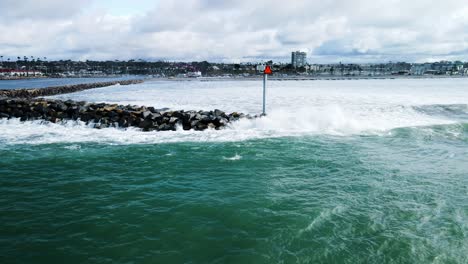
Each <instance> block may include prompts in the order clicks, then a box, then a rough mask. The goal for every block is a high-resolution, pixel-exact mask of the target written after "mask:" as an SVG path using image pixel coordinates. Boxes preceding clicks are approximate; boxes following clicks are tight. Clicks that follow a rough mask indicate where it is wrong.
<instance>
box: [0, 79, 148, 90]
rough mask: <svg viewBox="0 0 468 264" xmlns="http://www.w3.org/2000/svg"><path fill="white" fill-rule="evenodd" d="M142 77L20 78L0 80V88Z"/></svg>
mask: <svg viewBox="0 0 468 264" xmlns="http://www.w3.org/2000/svg"><path fill="white" fill-rule="evenodd" d="M133 79H143V77H141V76H135V75H128V76H121V77H99V78H96V77H84V78H32V79H22V80H0V90H14V89H23V88H24V89H33V88H34V89H36V88H45V87H52V86H62V85H74V84H82V83H96V82H111V81H120V80H133Z"/></svg>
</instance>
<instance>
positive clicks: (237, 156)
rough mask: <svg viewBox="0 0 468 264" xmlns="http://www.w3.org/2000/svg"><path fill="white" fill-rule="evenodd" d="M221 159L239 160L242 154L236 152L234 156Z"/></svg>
mask: <svg viewBox="0 0 468 264" xmlns="http://www.w3.org/2000/svg"><path fill="white" fill-rule="evenodd" d="M223 159H225V160H232V161H234V160H240V159H242V156H241V155H239V154H237V153H236V155H234V156H232V157H223Z"/></svg>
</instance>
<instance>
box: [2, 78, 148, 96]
mask: <svg viewBox="0 0 468 264" xmlns="http://www.w3.org/2000/svg"><path fill="white" fill-rule="evenodd" d="M142 82H143V80H121V81H111V82H99V83H85V84H75V85H65V86H53V87H47V88H39V89H15V90H0V98H2V97H10V98H11V97H20V98H34V97H40V96H51V95H57V94H65V93H74V92H79V91H83V90H88V89H94V88H101V87H107V86H112V85H116V84H120V85H130V84H137V83H142Z"/></svg>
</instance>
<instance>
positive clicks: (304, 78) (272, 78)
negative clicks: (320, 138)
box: [147, 75, 468, 82]
mask: <svg viewBox="0 0 468 264" xmlns="http://www.w3.org/2000/svg"><path fill="white" fill-rule="evenodd" d="M465 78H468V76H444V75H441V76H427V75H425V76H415V75H413V76H401V75H395V76H391V75H386V76H328V75H327V76H288V77H276V76H269V77H268V80H270V81H323V80H326V81H341V80H394V79H407V80H411V79H416V80H417V79H465ZM262 79H263V77H262V76H261V75H259V76H250V77H199V78H177V77H174V78H171V77H159V78H149V79H147V80H149V81H181V82H183V81H188V82H191V81H201V82H212V81H260V80H262Z"/></svg>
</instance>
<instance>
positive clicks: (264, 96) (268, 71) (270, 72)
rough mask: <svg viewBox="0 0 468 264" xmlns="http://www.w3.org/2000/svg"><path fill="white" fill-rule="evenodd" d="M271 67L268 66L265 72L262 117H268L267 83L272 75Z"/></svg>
mask: <svg viewBox="0 0 468 264" xmlns="http://www.w3.org/2000/svg"><path fill="white" fill-rule="evenodd" d="M272 73H273V72H272V70H271V67H270V66H269V65H267V66H266V67H265V70H264V71H263V112H262V115H261V116H266V107H265V104H266V83H267V81H268V75H270V74H272Z"/></svg>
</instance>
